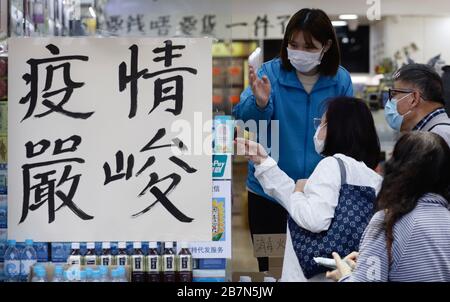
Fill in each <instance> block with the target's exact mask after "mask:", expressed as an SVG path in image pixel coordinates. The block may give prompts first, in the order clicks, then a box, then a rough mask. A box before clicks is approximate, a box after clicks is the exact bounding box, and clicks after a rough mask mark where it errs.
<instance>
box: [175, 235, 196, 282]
mask: <svg viewBox="0 0 450 302" xmlns="http://www.w3.org/2000/svg"><path fill="white" fill-rule="evenodd" d="M180 247H181V250H180V252H179V253H178V257H177V275H178V278H177V281H178V282H192V262H193V260H192V254H191V252H190V251H189V246H188V244H187V242H181V244H180Z"/></svg>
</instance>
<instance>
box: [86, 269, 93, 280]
mask: <svg viewBox="0 0 450 302" xmlns="http://www.w3.org/2000/svg"><path fill="white" fill-rule="evenodd" d="M84 271H85V272H86V282H91V281H92V275H93V274H94V270H93V269H92V267H86V268H85V269H84Z"/></svg>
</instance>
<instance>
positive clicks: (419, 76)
mask: <svg viewBox="0 0 450 302" xmlns="http://www.w3.org/2000/svg"><path fill="white" fill-rule="evenodd" d="M393 80H394V81H402V82H406V83H410V84H413V85H414V86H416V87H417V88H418V89H419V90H420V93H421V94H422V98H424V100H426V101H433V102H436V103H441V104H445V102H444V86H443V84H442V79H441V77H440V76H439V74H438V73H437V72H436V71H435V70H434V69H433V68H431V66H428V65H425V64H417V63H413V64H408V65H404V66H402V67H401V68H400V69H399V70H398V71H397V72H396V73H395V74H394V76H393Z"/></svg>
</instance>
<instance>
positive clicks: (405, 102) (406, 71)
mask: <svg viewBox="0 0 450 302" xmlns="http://www.w3.org/2000/svg"><path fill="white" fill-rule="evenodd" d="M393 78H394V87H393V89H390V90H389V100H388V102H387V103H386V105H385V108H384V113H385V117H386V121H387V122H388V124H389V125H390V126H391V128H392V129H394V130H397V131H400V132H408V131H428V132H433V133H436V134H438V135H439V136H441V137H442V138H443V139H444V140H445V141H446V142H447V144H448V145H450V118H449V117H448V115H447V113H446V111H445V108H444V106H445V102H444V97H443V91H444V88H443V84H442V80H441V78H440V77H439V75H438V74H437V73H436V71H434V69H432V68H431V67H430V66H428V65H424V64H409V65H405V66H403V67H402V68H400V69H399V70H398V71H397V72H396V73H395V74H394V77H393Z"/></svg>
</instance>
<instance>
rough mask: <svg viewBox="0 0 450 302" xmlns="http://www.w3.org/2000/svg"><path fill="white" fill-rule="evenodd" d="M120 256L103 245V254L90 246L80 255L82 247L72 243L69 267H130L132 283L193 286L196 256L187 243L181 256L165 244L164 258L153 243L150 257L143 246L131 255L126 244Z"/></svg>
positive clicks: (137, 245) (138, 244) (122, 244)
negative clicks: (193, 257) (189, 284)
mask: <svg viewBox="0 0 450 302" xmlns="http://www.w3.org/2000/svg"><path fill="white" fill-rule="evenodd" d="M118 248H119V249H118V254H117V255H116V256H113V255H112V254H111V247H110V243H109V242H103V243H102V254H101V255H100V256H98V255H97V254H96V253H95V244H94V243H93V242H89V243H87V252H86V254H85V255H84V256H82V255H81V254H80V244H79V243H72V250H71V254H70V256H69V258H68V263H69V264H71V265H86V266H94V265H104V266H108V265H118V266H125V265H130V266H131V270H132V275H131V280H132V282H176V281H177V282H191V281H192V265H193V260H192V255H191V253H190V251H189V249H188V245H187V243H181V244H180V248H181V249H180V252H179V253H178V255H177V254H176V252H175V250H174V246H173V242H165V243H164V252H163V253H162V255H160V254H159V252H158V244H157V242H149V251H148V254H147V255H144V253H143V252H142V245H141V242H134V243H133V252H132V254H131V255H129V254H128V252H127V249H126V243H125V242H119V243H118Z"/></svg>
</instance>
